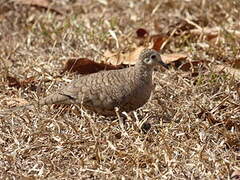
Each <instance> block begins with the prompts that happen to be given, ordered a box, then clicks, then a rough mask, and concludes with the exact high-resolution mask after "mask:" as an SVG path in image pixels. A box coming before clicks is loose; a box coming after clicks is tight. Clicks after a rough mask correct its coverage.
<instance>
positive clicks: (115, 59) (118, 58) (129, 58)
mask: <svg viewBox="0 0 240 180" xmlns="http://www.w3.org/2000/svg"><path fill="white" fill-rule="evenodd" d="M143 49H145V47H143V46H140V47H138V48H136V49H135V50H133V51H131V52H126V53H122V52H120V53H112V52H110V51H106V52H105V54H104V56H105V57H106V59H107V60H106V61H105V62H106V63H107V64H113V65H121V64H123V65H134V64H136V62H137V60H138V57H139V55H140V53H141V51H142V50H143ZM161 57H162V60H163V62H164V63H166V64H172V63H173V62H176V61H183V60H185V59H186V58H187V54H185V53H173V54H162V55H161Z"/></svg>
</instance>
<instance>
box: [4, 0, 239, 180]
mask: <svg viewBox="0 0 240 180" xmlns="http://www.w3.org/2000/svg"><path fill="white" fill-rule="evenodd" d="M19 2H20V1H19ZM22 2H24V1H23V0H22ZM25 2H27V1H25ZM56 2H57V3H58V4H57V5H56V4H53V5H51V6H48V7H49V8H46V7H41V6H34V5H29V4H23V3H16V2H14V1H8V0H2V1H1V2H0V58H1V59H0V62H1V63H0V66H1V68H0V84H1V86H0V108H1V110H2V111H5V112H7V111H8V110H9V109H11V108H13V107H14V106H20V105H22V104H25V103H32V102H35V101H37V100H38V99H39V98H41V97H44V96H46V95H48V94H50V93H51V92H54V91H55V90H57V89H58V88H59V87H60V86H61V84H64V83H68V82H70V80H72V79H73V78H74V77H75V76H77V75H76V74H74V73H69V72H65V73H61V70H62V68H63V67H64V63H66V61H67V60H68V59H70V58H72V57H86V58H89V59H92V60H95V61H98V60H99V59H102V58H104V57H103V54H104V52H106V51H107V50H110V51H112V52H116V51H119V50H124V51H130V50H129V49H131V48H132V47H133V46H135V47H136V46H139V44H138V43H139V41H138V40H137V37H136V31H137V30H138V29H139V28H143V29H145V30H146V31H148V32H149V33H150V34H165V35H166V36H168V37H170V38H169V40H168V42H167V43H166V45H164V47H163V48H162V49H161V53H165V54H171V53H179V52H180V53H183V52H184V53H186V54H187V62H188V61H189V62H193V61H194V62H197V63H195V64H193V63H188V64H190V65H191V66H194V67H192V68H190V69H189V68H188V70H183V69H181V68H176V67H175V68H174V67H173V68H171V69H170V70H162V69H161V70H160V69H158V70H157V71H156V72H155V73H154V83H155V84H156V88H155V90H154V92H153V94H152V98H151V100H150V101H149V102H148V103H147V104H146V105H145V106H143V107H142V108H140V109H139V110H137V111H136V112H133V114H129V115H128V116H127V118H126V123H125V124H124V125H123V126H121V124H119V121H118V118H117V117H116V118H108V117H103V116H99V115H97V114H94V113H91V112H88V111H85V110H78V108H76V107H75V106H71V107H70V108H69V107H65V108H56V107H52V106H44V107H34V108H30V109H25V110H19V111H16V112H13V113H7V114H0V177H1V179H24V178H26V179H35V178H36V179H39V178H42V179H79V178H82V179H87V178H92V179H150V178H154V179H230V178H231V176H234V177H235V178H237V176H239V175H240V173H239V171H240V169H239V168H240V140H239V139H240V82H239V76H237V75H235V76H233V75H232V74H231V73H227V72H226V71H224V70H222V71H220V70H217V69H219V68H217V67H219V66H221V67H225V66H226V67H233V66H235V70H236V71H238V68H239V66H237V65H239V61H240V60H239V59H240V56H239V50H240V45H239V44H240V40H239V34H237V33H234V32H235V31H236V32H237V31H239V29H240V24H239V18H240V12H239V9H240V2H239V1H238V0H229V1H225V0H219V1H216V2H214V3H213V2H212V1H206V0H185V1H180V0H179V1H178V0H164V1H158V0H151V1H150V0H145V1H144V0H141V1H139V0H131V1H117V0H109V1H108V0H95V1H94V0H92V1H90V0H89V1H88V0H74V1H70V0H69V1H67V0H61V1H56ZM54 7H57V8H54ZM197 27H198V28H203V27H204V28H215V27H218V28H220V29H221V33H220V34H218V35H217V37H216V36H214V37H212V36H211V35H209V36H205V35H202V34H201V33H200V35H199V34H198V35H196V34H194V33H190V31H191V30H192V29H196V28H197ZM109 30H112V32H114V33H115V35H116V37H117V40H118V41H116V39H114V37H113V34H111V33H109V32H110V31H109ZM230 30H231V31H230ZM230 72H231V69H230Z"/></svg>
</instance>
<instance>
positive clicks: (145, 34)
mask: <svg viewBox="0 0 240 180" xmlns="http://www.w3.org/2000/svg"><path fill="white" fill-rule="evenodd" d="M136 34H137V37H138V38H146V37H148V36H149V32H148V31H147V30H146V29H143V28H139V29H138V30H137V31H136Z"/></svg>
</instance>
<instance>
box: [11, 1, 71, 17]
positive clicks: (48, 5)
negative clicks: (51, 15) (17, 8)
mask: <svg viewBox="0 0 240 180" xmlns="http://www.w3.org/2000/svg"><path fill="white" fill-rule="evenodd" d="M15 2H16V3H19V4H25V5H30V6H38V7H42V8H45V9H50V10H52V11H55V12H56V13H58V14H61V15H63V14H65V13H66V11H67V9H68V8H67V7H61V8H59V7H54V6H53V4H52V3H51V1H50V0H15Z"/></svg>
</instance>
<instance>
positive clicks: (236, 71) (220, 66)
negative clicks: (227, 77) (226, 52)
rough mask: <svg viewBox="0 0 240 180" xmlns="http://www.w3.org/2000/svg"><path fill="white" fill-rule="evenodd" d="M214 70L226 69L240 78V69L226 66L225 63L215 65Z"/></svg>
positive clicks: (225, 70)
mask: <svg viewBox="0 0 240 180" xmlns="http://www.w3.org/2000/svg"><path fill="white" fill-rule="evenodd" d="M213 71H215V72H222V71H224V72H226V73H228V74H231V75H232V76H234V77H235V78H237V79H238V80H240V70H239V69H235V68H232V67H229V66H225V65H215V66H213Z"/></svg>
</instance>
